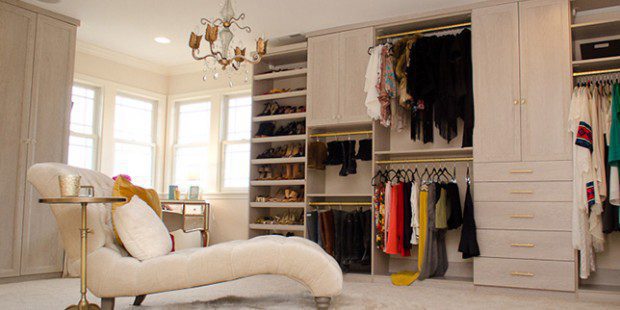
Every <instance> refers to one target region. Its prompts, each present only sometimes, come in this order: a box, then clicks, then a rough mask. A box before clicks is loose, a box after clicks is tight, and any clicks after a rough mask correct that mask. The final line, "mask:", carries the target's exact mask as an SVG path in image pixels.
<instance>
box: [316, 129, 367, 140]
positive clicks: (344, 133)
mask: <svg viewBox="0 0 620 310" xmlns="http://www.w3.org/2000/svg"><path fill="white" fill-rule="evenodd" d="M369 134H372V130H359V131H342V132H327V133H314V134H311V135H310V138H321V137H338V136H352V135H369Z"/></svg>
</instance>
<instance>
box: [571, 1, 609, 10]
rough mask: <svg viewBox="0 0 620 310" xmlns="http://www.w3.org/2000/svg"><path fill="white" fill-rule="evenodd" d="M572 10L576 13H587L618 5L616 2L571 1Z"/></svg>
mask: <svg viewBox="0 0 620 310" xmlns="http://www.w3.org/2000/svg"><path fill="white" fill-rule="evenodd" d="M572 2H573V8H574V9H575V10H577V11H589V10H596V9H602V8H606V7H612V6H616V5H620V4H619V3H618V0H573V1H572Z"/></svg>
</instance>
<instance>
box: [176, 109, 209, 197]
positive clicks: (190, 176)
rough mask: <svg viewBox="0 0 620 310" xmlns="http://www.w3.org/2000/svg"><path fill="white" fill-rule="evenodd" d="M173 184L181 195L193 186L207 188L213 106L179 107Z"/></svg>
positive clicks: (177, 110) (177, 111)
mask: <svg viewBox="0 0 620 310" xmlns="http://www.w3.org/2000/svg"><path fill="white" fill-rule="evenodd" d="M176 114H177V122H176V124H177V130H176V137H175V144H174V169H173V171H174V179H173V184H176V185H178V186H179V189H181V191H184V192H185V191H187V189H188V188H189V186H192V185H198V186H200V187H201V189H205V188H206V187H207V182H208V177H209V168H208V162H209V161H208V155H209V142H210V136H211V102H209V101H199V102H181V103H178V104H177V107H176Z"/></svg>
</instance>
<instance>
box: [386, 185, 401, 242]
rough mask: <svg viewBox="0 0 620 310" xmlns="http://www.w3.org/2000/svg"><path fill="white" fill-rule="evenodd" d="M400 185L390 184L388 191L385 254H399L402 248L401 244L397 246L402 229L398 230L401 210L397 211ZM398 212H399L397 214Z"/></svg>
mask: <svg viewBox="0 0 620 310" xmlns="http://www.w3.org/2000/svg"><path fill="white" fill-rule="evenodd" d="M401 186H402V183H397V184H393V185H392V186H391V193H390V206H389V208H390V211H389V214H390V217H389V219H390V220H389V224H388V236H387V244H386V246H385V253H386V254H400V248H402V244H401V246H400V248H399V242H400V240H401V237H402V235H401V233H402V230H401V231H399V222H400V223H401V224H400V225H401V227H402V213H401V212H402V211H400V212H399V208H398V204H399V201H400V199H399V194H398V191H399V188H400V187H401ZM399 213H400V214H399Z"/></svg>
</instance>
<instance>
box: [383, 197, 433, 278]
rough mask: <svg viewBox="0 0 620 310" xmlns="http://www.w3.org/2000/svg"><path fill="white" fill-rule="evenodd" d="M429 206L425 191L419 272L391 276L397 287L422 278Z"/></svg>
mask: <svg viewBox="0 0 620 310" xmlns="http://www.w3.org/2000/svg"><path fill="white" fill-rule="evenodd" d="M427 204H428V192H427V191H425V190H421V191H420V239H419V244H418V271H417V272H415V273H414V272H412V271H401V272H398V273H394V274H392V275H390V279H391V280H392V284H394V285H397V286H408V285H411V283H413V282H414V281H415V280H417V279H418V277H419V276H420V272H421V271H422V264H423V263H424V246H425V245H426V226H427V225H428V219H427V214H426V213H427V211H426V208H427Z"/></svg>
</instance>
